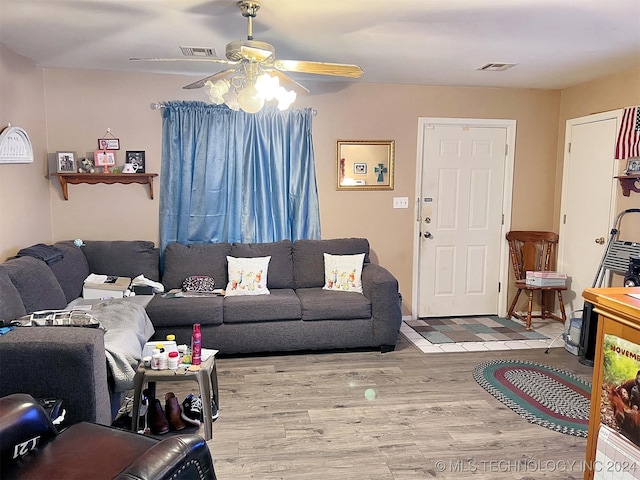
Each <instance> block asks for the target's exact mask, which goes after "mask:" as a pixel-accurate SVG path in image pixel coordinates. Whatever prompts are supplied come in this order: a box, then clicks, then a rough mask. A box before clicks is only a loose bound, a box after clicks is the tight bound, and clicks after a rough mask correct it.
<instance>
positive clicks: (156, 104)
mask: <svg viewBox="0 0 640 480" xmlns="http://www.w3.org/2000/svg"><path fill="white" fill-rule="evenodd" d="M149 107H150V108H151V110H160V109H161V108H164V107H165V103H164V102H153V103H152V104H151V105H149ZM311 115H313V116H314V117H315V116H316V115H318V111H317V110H316V109H315V108H312V109H311Z"/></svg>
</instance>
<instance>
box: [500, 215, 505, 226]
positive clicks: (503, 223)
mask: <svg viewBox="0 0 640 480" xmlns="http://www.w3.org/2000/svg"><path fill="white" fill-rule="evenodd" d="M500 225H504V213H503V214H502V223H501V224H500Z"/></svg>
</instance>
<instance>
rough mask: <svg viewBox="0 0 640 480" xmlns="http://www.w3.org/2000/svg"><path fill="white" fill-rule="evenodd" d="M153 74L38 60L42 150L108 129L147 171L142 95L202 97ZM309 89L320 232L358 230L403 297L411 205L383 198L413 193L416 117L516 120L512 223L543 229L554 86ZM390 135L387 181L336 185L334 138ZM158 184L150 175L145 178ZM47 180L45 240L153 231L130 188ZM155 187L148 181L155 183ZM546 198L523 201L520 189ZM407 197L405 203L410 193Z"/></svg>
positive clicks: (149, 124) (148, 131) (92, 138)
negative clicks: (387, 186)
mask: <svg viewBox="0 0 640 480" xmlns="http://www.w3.org/2000/svg"><path fill="white" fill-rule="evenodd" d="M192 80H193V79H192V78H180V77H171V76H160V75H137V74H123V73H113V72H95V71H70V70H54V69H47V70H45V84H46V92H47V100H46V106H47V124H48V126H49V131H50V134H49V148H50V150H51V151H56V150H67V149H70V150H75V151H77V152H78V154H81V153H82V154H83V155H84V154H85V152H87V151H89V150H93V149H94V148H96V141H97V138H98V137H100V136H102V135H103V134H104V133H105V132H106V129H107V128H111V131H112V132H113V134H114V135H115V136H116V137H118V138H120V141H121V148H122V150H121V151H120V152H118V158H119V159H120V160H121V159H122V158H123V155H122V154H123V153H124V151H125V150H127V149H129V150H131V149H135V150H145V151H146V152H147V155H146V157H147V168H148V171H151V172H158V171H159V168H160V147H161V145H160V142H161V131H160V127H161V114H160V112H159V111H152V110H151V109H150V108H149V104H150V103H151V102H154V101H159V100H175V99H187V98H194V99H202V97H201V95H202V93H201V92H200V91H196V92H189V91H184V90H182V89H181V88H180V87H181V86H182V85H185V84H187V83H189V82H190V81H192ZM305 85H307V86H308V87H309V89H310V90H311V91H312V92H313V93H312V94H311V95H308V96H306V97H305V98H303V99H300V101H299V102H298V103H297V106H299V107H302V106H310V107H313V108H314V109H316V110H317V116H316V117H315V118H314V123H313V135H314V149H315V157H316V171H317V178H318V190H319V197H320V210H321V223H322V235H323V237H324V238H334V237H349V236H362V237H366V238H368V239H369V241H370V243H371V247H372V249H373V253H374V258H375V260H376V261H378V262H379V263H380V264H382V265H385V266H387V267H388V268H389V269H390V270H391V271H392V272H393V273H394V274H395V275H396V276H397V277H398V279H399V281H400V288H401V291H402V292H403V297H404V299H405V301H404V303H405V306H409V305H411V283H412V275H413V265H412V260H413V258H412V257H413V228H414V223H413V220H414V214H413V209H412V208H410V209H406V210H399V209H393V208H392V207H393V197H394V196H406V197H409V198H412V199H413V198H415V188H416V182H415V171H416V144H417V129H418V117H421V116H423V117H467V118H508V119H516V120H517V122H518V125H517V149H516V167H515V184H516V185H520V187H518V188H516V190H515V194H514V208H513V227H514V228H532V229H549V228H552V221H553V213H554V212H553V193H554V192H553V188H554V185H553V184H552V183H549V182H548V180H547V179H548V178H549V177H553V175H555V170H556V141H557V139H556V132H557V130H558V125H557V118H558V109H559V98H560V93H559V92H557V91H542V90H517V89H487V88H453V87H424V86H403V85H375V84H366V83H353V84H350V85H342V84H334V83H322V82H305ZM338 139H394V140H395V146H396V161H395V182H394V183H395V189H394V190H393V191H364V192H363V191H359V192H354V191H337V190H336V140H338ZM158 183H159V182H156V185H157V184H158ZM51 188H52V196H51V197H52V198H51V206H52V215H53V220H54V222H53V225H54V228H53V238H54V240H59V239H65V238H84V239H98V238H99V239H116V238H145V239H151V240H154V241H157V239H158V200H157V196H156V199H155V200H153V201H152V200H149V199H148V194H147V192H146V190H145V189H143V188H142V187H140V186H138V185H134V186H131V185H129V186H121V185H117V186H109V185H97V186H94V185H79V186H75V185H74V186H70V187H69V201H64V200H63V199H62V196H61V193H60V187H59V186H58V185H57V183H55V182H53V183H52V184H51ZM156 190H158V188H156ZM535 194H537V195H540V196H541V197H542V198H548V199H549V200H548V201H544V202H539V203H538V204H537V205H535V206H533V205H532V204H531V202H530V201H529V198H530V197H531V195H535ZM411 203H412V205H413V202H411Z"/></svg>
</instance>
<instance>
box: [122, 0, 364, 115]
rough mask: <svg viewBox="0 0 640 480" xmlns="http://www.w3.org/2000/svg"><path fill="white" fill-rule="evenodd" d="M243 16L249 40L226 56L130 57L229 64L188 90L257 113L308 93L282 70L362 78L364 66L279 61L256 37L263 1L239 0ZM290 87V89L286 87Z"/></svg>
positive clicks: (271, 48)
mask: <svg viewBox="0 0 640 480" xmlns="http://www.w3.org/2000/svg"><path fill="white" fill-rule="evenodd" d="M237 5H238V7H239V8H240V11H241V12H242V16H243V17H245V18H246V19H247V22H248V32H247V39H246V40H236V41H233V42H230V43H228V44H227V46H226V52H225V53H226V55H225V56H226V59H222V58H210V57H191V58H131V59H130V60H137V61H154V62H167V61H199V62H212V63H220V64H224V65H228V66H230V67H232V68H229V69H227V70H222V71H221V72H217V73H214V74H213V75H209V76H208V77H205V78H202V79H200V80H198V81H197V82H193V83H190V84H189V85H186V86H184V87H183V88H186V89H195V88H203V87H204V88H205V91H206V92H207V94H208V95H209V98H210V99H211V101H212V102H213V103H216V104H221V103H225V104H227V105H228V106H229V107H230V108H232V109H234V110H238V109H242V110H244V111H246V112H248V113H255V112H257V111H259V110H261V109H262V107H263V106H264V102H265V101H269V100H272V99H275V100H277V101H278V108H280V109H281V110H285V109H286V108H288V107H289V105H290V104H291V103H293V101H295V98H296V95H297V93H308V92H309V90H307V89H306V88H305V87H303V86H302V85H300V84H299V83H298V82H296V81H295V80H293V79H291V78H289V77H288V76H287V75H285V74H284V73H282V72H299V73H311V74H318V75H333V76H339V77H350V78H359V77H360V76H361V75H362V69H361V68H360V67H359V66H358V65H351V64H344V63H326V62H314V61H303V60H280V59H276V58H275V48H274V46H273V45H271V44H269V43H266V42H260V41H257V40H254V39H253V19H254V18H255V17H256V14H257V12H258V10H259V9H260V2H258V1H255V0H240V1H239V2H237ZM285 86H286V87H287V88H290V90H286V88H285Z"/></svg>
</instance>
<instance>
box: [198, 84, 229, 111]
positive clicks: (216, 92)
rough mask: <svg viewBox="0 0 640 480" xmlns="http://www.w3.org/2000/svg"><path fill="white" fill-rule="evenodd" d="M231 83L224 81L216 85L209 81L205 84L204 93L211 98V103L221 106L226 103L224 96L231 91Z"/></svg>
mask: <svg viewBox="0 0 640 480" xmlns="http://www.w3.org/2000/svg"><path fill="white" fill-rule="evenodd" d="M229 87H230V84H229V81H228V80H225V79H222V80H218V81H217V82H215V83H212V82H211V80H208V81H207V82H205V84H204V91H205V92H206V94H207V95H208V96H209V99H210V100H211V103H214V104H216V105H221V104H223V103H225V102H224V98H223V97H224V95H225V94H226V93H227V92H228V91H229Z"/></svg>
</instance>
